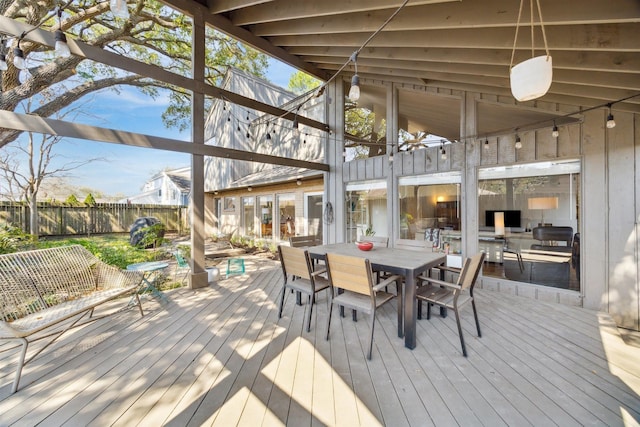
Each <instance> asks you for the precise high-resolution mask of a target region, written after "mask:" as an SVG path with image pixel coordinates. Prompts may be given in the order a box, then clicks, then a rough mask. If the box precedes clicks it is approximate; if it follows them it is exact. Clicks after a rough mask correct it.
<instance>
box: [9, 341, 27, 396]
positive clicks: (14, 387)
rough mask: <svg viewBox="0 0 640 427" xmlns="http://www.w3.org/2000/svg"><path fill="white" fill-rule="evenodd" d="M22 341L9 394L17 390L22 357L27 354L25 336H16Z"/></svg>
mask: <svg viewBox="0 0 640 427" xmlns="http://www.w3.org/2000/svg"><path fill="white" fill-rule="evenodd" d="M18 340H19V341H21V342H22V350H21V351H20V358H19V359H18V367H17V368H16V376H15V379H14V380H13V386H12V387H11V394H13V393H15V392H16V391H18V384H20V375H22V368H23V367H24V358H25V356H26V355H27V346H28V345H29V341H27V340H26V339H25V338H18Z"/></svg>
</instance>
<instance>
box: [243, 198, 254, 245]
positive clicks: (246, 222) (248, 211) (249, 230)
mask: <svg viewBox="0 0 640 427" xmlns="http://www.w3.org/2000/svg"><path fill="white" fill-rule="evenodd" d="M242 216H243V226H244V234H245V235H247V236H255V235H256V230H255V219H256V213H255V199H254V198H253V197H243V198H242Z"/></svg>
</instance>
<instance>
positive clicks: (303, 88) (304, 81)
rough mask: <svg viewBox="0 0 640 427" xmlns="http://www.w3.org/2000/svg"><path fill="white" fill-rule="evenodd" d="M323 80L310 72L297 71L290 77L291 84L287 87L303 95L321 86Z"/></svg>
mask: <svg viewBox="0 0 640 427" xmlns="http://www.w3.org/2000/svg"><path fill="white" fill-rule="evenodd" d="M321 84H322V82H321V81H320V80H318V79H316V78H315V77H312V76H310V75H309V74H307V73H305V72H302V71H296V72H295V73H293V74H292V75H291V77H290V78H289V84H288V85H287V88H288V89H289V90H290V91H291V92H293V93H295V94H296V95H302V94H303V93H307V92H309V91H310V90H311V89H315V88H317V87H318V86H320V85H321Z"/></svg>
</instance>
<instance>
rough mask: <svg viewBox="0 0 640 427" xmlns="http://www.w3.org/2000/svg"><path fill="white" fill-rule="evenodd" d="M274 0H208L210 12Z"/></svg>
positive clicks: (230, 9) (235, 8)
mask: <svg viewBox="0 0 640 427" xmlns="http://www.w3.org/2000/svg"><path fill="white" fill-rule="evenodd" d="M272 1H273V0H207V8H208V9H209V13H211V14H214V15H215V14H216V13H223V12H229V11H232V10H237V9H244V8H245V7H250V6H256V5H259V4H262V3H271V2H272Z"/></svg>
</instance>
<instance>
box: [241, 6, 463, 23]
mask: <svg viewBox="0 0 640 427" xmlns="http://www.w3.org/2000/svg"><path fill="white" fill-rule="evenodd" d="M450 2H460V0H412V1H411V4H412V5H423V4H435V3H450ZM401 4H402V1H400V0H394V1H388V0H359V1H358V0H352V1H344V0H322V1H304V0H298V1H289V0H275V1H272V2H270V3H268V4H261V5H257V6H253V7H248V8H244V9H240V10H236V11H233V12H231V13H230V18H231V21H232V22H233V24H234V25H239V26H243V25H253V24H259V23H262V22H270V21H284V20H290V19H302V18H308V17H310V16H314V17H318V16H324V17H328V16H333V15H336V14H343V13H353V12H367V13H370V12H371V11H376V10H385V11H386V18H388V17H389V16H391V14H392V13H393V12H394V11H395V9H397V8H398V7H399V6H400V5H401ZM386 18H385V19H383V20H382V21H381V22H380V23H382V22H384V20H386Z"/></svg>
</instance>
